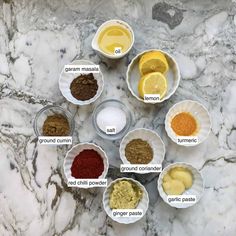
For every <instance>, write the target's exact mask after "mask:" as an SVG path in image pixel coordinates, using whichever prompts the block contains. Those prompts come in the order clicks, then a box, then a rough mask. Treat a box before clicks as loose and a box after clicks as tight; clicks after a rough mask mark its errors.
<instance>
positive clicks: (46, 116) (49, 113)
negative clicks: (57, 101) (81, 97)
mask: <svg viewBox="0 0 236 236" xmlns="http://www.w3.org/2000/svg"><path fill="white" fill-rule="evenodd" d="M33 126H34V132H35V134H36V135H37V136H54V137H55V136H72V135H73V132H74V126H75V124H74V119H73V116H72V115H71V113H70V112H68V111H66V110H65V109H64V108H62V107H60V106H56V105H49V106H46V107H43V108H42V109H41V110H40V111H39V112H38V113H37V114H36V116H35V119H34V125H33Z"/></svg>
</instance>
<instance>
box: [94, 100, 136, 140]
mask: <svg viewBox="0 0 236 236" xmlns="http://www.w3.org/2000/svg"><path fill="white" fill-rule="evenodd" d="M109 102H111V103H117V104H119V105H121V106H122V107H123V108H124V112H125V114H126V119H127V122H126V125H125V127H124V128H123V129H122V130H121V131H120V132H119V133H117V134H113V135H107V134H105V133H104V132H103V131H101V130H100V128H99V127H98V125H97V122H96V117H97V114H98V111H99V108H101V107H102V105H104V104H106V103H109ZM132 121H133V118H132V114H131V112H130V110H129V109H128V108H127V107H126V106H125V104H124V103H123V102H121V101H120V100H117V99H106V100H103V101H102V102H100V103H99V104H98V105H97V106H96V107H95V108H94V109H93V113H92V123H93V127H94V129H95V131H96V133H97V134H98V135H99V136H100V137H102V138H104V139H107V140H117V139H121V138H122V137H123V136H124V135H125V134H126V132H127V131H128V130H129V129H130V126H131V124H132Z"/></svg>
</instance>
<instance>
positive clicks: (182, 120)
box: [171, 112, 197, 136]
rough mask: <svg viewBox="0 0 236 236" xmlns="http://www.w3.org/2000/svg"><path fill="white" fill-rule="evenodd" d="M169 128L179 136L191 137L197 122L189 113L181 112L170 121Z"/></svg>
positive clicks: (195, 129)
mask: <svg viewBox="0 0 236 236" xmlns="http://www.w3.org/2000/svg"><path fill="white" fill-rule="evenodd" d="M171 128H172V129H173V130H174V132H175V133H176V134H177V135H179V136H191V135H194V133H196V131H197V121H196V120H195V118H194V117H193V116H192V115H191V114H190V113H187V112H181V113H179V114H177V115H176V116H175V117H174V118H173V119H172V121H171Z"/></svg>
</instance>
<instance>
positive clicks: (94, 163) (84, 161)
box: [70, 149, 104, 179]
mask: <svg viewBox="0 0 236 236" xmlns="http://www.w3.org/2000/svg"><path fill="white" fill-rule="evenodd" d="M70 169H71V175H72V176H73V177H74V178H76V179H97V178H98V177H99V176H100V175H101V174H102V172H103V171H104V164H103V159H102V157H101V156H100V155H99V154H98V153H97V152H96V151H95V150H92V149H91V150H90V149H88V150H83V151H82V152H80V153H79V154H78V155H77V156H76V157H75V159H74V161H73V163H72V166H71V168H70Z"/></svg>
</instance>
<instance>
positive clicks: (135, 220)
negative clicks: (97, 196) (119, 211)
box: [102, 177, 149, 224]
mask: <svg viewBox="0 0 236 236" xmlns="http://www.w3.org/2000/svg"><path fill="white" fill-rule="evenodd" d="M121 180H128V181H131V182H134V183H135V184H137V185H138V186H139V187H140V188H141V189H142V191H143V192H144V193H145V195H146V197H147V204H146V205H145V210H144V211H143V215H142V217H137V218H134V221H133V222H120V221H119V220H117V218H114V217H113V216H111V215H109V214H108V212H107V207H106V205H105V197H106V195H107V194H108V189H110V188H111V186H112V185H113V184H115V183H116V182H118V181H121ZM102 202H103V209H104V210H105V212H106V214H107V215H108V216H109V217H110V218H111V219H113V220H114V221H116V222H118V223H120V224H132V223H135V222H137V221H139V220H140V219H142V218H143V217H144V215H146V213H147V210H148V207H149V194H148V191H147V190H146V188H145V187H144V185H143V184H141V183H140V182H139V181H137V180H135V179H133V178H128V177H121V178H116V179H114V180H112V181H111V182H110V183H109V184H108V185H107V187H106V188H105V190H104V192H103V196H102ZM110 209H111V208H110ZM111 210H112V209H111Z"/></svg>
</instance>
